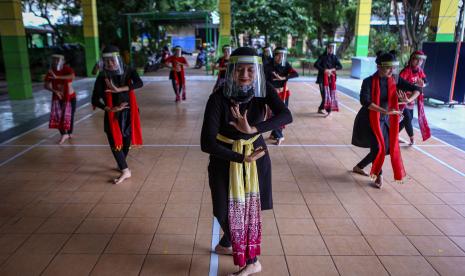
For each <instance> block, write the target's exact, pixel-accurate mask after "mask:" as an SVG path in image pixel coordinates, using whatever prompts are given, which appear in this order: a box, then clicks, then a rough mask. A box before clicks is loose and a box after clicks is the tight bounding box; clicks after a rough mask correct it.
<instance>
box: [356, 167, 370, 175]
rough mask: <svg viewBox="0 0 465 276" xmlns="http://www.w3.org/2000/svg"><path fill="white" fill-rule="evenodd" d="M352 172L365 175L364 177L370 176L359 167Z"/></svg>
mask: <svg viewBox="0 0 465 276" xmlns="http://www.w3.org/2000/svg"><path fill="white" fill-rule="evenodd" d="M352 172H353V173H358V174H361V175H364V176H368V173H367V172H366V171H364V170H363V169H362V168H359V167H358V166H355V167H354V168H353V169H352Z"/></svg>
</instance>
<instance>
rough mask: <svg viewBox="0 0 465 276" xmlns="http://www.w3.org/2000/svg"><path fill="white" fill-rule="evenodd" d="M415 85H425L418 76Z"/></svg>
mask: <svg viewBox="0 0 465 276" xmlns="http://www.w3.org/2000/svg"><path fill="white" fill-rule="evenodd" d="M415 85H416V86H418V87H425V81H424V80H423V79H422V78H418V79H417V82H416V84H415Z"/></svg>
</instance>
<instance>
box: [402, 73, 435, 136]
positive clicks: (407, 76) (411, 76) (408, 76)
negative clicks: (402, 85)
mask: <svg viewBox="0 0 465 276" xmlns="http://www.w3.org/2000/svg"><path fill="white" fill-rule="evenodd" d="M400 77H401V78H403V79H404V80H406V81H408V82H410V83H412V84H415V82H416V81H417V79H418V78H422V79H424V78H426V75H425V73H424V72H423V70H422V69H421V68H419V69H418V71H417V72H413V70H412V67H410V66H407V67H405V68H404V70H402V72H400ZM417 103H418V108H417V109H418V125H419V126H420V132H421V137H422V138H423V141H426V140H428V139H429V138H430V137H431V130H430V128H429V126H428V121H427V120H426V114H425V107H424V106H425V104H424V96H423V93H420V95H419V96H418V98H417ZM413 104H414V103H412V105H413Z"/></svg>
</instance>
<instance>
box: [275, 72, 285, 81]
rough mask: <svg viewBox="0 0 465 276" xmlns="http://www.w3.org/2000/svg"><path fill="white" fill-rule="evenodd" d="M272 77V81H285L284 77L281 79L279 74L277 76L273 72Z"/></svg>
mask: <svg viewBox="0 0 465 276" xmlns="http://www.w3.org/2000/svg"><path fill="white" fill-rule="evenodd" d="M273 76H274V77H275V78H274V79H273V80H280V81H281V80H286V78H285V77H281V76H280V75H279V74H277V73H276V72H273Z"/></svg>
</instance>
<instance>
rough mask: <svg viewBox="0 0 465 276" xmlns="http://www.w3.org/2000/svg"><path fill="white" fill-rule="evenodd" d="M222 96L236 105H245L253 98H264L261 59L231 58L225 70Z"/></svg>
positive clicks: (248, 57)
mask: <svg viewBox="0 0 465 276" xmlns="http://www.w3.org/2000/svg"><path fill="white" fill-rule="evenodd" d="M223 94H224V96H225V97H226V98H228V99H231V100H233V101H234V102H236V103H246V102H248V101H250V100H251V99H252V98H253V97H261V98H263V97H265V96H266V82H265V74H264V72H263V64H262V58H261V57H258V56H232V57H231V58H230V59H229V63H228V68H227V70H226V78H225V86H224V90H223Z"/></svg>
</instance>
